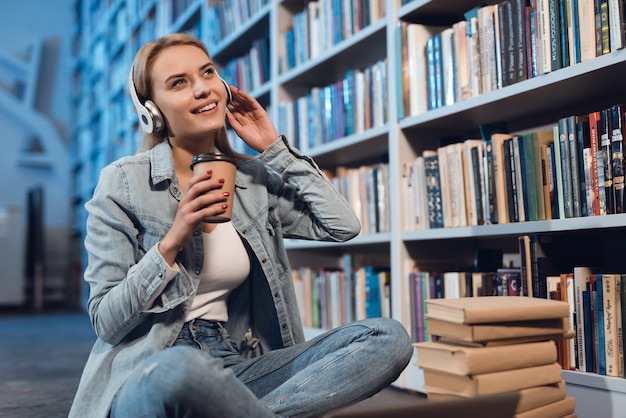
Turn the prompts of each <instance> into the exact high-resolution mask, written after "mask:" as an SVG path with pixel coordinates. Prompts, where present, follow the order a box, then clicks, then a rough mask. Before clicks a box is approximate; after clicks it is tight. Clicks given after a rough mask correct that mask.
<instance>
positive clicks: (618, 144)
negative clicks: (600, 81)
mask: <svg viewBox="0 0 626 418" xmlns="http://www.w3.org/2000/svg"><path fill="white" fill-rule="evenodd" d="M610 112H611V116H610V119H611V120H610V122H611V123H610V126H611V133H610V137H611V155H612V170H613V173H612V174H613V198H614V201H613V204H614V206H615V213H624V212H626V209H625V208H624V139H623V127H622V121H623V119H624V108H623V106H622V105H614V106H611V109H610Z"/></svg>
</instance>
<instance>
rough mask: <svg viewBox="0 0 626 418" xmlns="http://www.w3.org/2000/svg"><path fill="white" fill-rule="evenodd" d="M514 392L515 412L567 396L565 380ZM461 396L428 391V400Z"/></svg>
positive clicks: (443, 399) (459, 397)
mask: <svg viewBox="0 0 626 418" xmlns="http://www.w3.org/2000/svg"><path fill="white" fill-rule="evenodd" d="M515 393H517V394H519V399H518V401H517V406H516V408H515V411H514V413H515V414H519V413H522V412H525V411H530V410H532V409H536V408H539V407H541V406H544V405H548V404H551V403H554V402H558V401H560V400H563V399H565V398H566V397H567V391H566V388H565V381H563V380H562V381H560V382H559V383H555V384H551V385H542V386H533V387H530V388H526V389H520V390H519V391H516V392H515ZM461 398H463V396H462V395H459V394H457V393H449V392H446V391H442V390H437V389H431V390H430V391H429V392H428V400H432V401H439V400H441V401H446V400H448V401H450V400H455V399H461Z"/></svg>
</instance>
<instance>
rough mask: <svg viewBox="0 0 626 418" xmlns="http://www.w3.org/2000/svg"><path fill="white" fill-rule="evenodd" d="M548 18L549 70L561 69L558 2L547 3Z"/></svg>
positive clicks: (555, 0) (554, 0)
mask: <svg viewBox="0 0 626 418" xmlns="http://www.w3.org/2000/svg"><path fill="white" fill-rule="evenodd" d="M548 16H549V19H550V37H549V39H550V69H551V71H555V70H558V69H560V68H562V66H563V64H562V58H561V30H560V24H559V0H549V1H548Z"/></svg>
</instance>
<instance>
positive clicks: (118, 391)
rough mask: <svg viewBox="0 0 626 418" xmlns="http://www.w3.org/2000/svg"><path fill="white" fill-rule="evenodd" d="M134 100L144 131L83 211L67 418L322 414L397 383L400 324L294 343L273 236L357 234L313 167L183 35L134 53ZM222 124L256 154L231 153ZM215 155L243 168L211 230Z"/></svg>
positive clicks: (296, 330)
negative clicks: (74, 368)
mask: <svg viewBox="0 0 626 418" xmlns="http://www.w3.org/2000/svg"><path fill="white" fill-rule="evenodd" d="M129 90H130V94H131V97H132V98H133V101H134V102H135V107H136V110H137V113H138V115H139V117H140V124H141V125H142V127H143V128H144V130H145V131H146V132H147V133H148V134H147V136H146V140H145V141H144V147H143V150H142V151H141V152H139V153H137V154H136V155H133V156H129V157H125V158H122V159H120V160H118V161H116V162H113V163H112V164H110V165H108V166H107V167H105V168H104V169H103V170H102V173H101V175H100V179H99V182H98V185H97V187H96V189H95V191H94V194H93V197H92V199H91V200H90V201H89V202H88V203H87V204H86V209H87V212H88V219H87V233H86V238H85V248H86V250H87V253H88V257H89V258H88V265H87V268H86V270H85V274H84V277H85V280H86V281H87V283H89V286H90V297H89V302H88V311H89V315H90V317H91V320H92V323H93V326H94V329H95V332H96V334H97V336H98V339H97V341H96V343H95V345H94V347H93V349H92V352H91V354H90V357H89V359H88V361H87V364H86V366H85V369H84V371H83V376H82V378H81V382H80V385H79V388H78V392H77V394H76V397H75V399H74V403H73V405H72V409H71V411H70V416H73V417H81V418H82V417H107V416H111V417H166V416H167V417H170V416H172V417H173V416H176V417H178V416H180V417H205V416H206V417H274V416H318V415H320V414H323V413H324V412H326V411H329V410H332V409H335V408H338V407H342V406H345V405H348V404H351V403H354V402H356V401H359V400H361V399H364V398H366V397H368V396H371V395H372V394H374V393H376V392H378V391H379V390H380V389H381V388H383V387H385V386H387V385H388V384H389V383H391V382H392V381H394V380H395V379H396V378H397V376H398V375H399V373H400V372H401V371H402V370H403V369H404V367H406V365H407V364H408V362H409V360H410V357H411V354H412V347H411V341H410V338H409V337H408V335H407V333H406V332H405V330H404V328H403V327H402V326H401V325H400V324H399V323H398V322H396V321H394V320H391V319H385V318H375V319H367V320H364V321H360V322H356V323H353V324H350V325H346V326H343V327H340V328H337V329H333V330H330V331H328V332H326V333H325V334H323V335H321V336H319V337H317V338H315V339H313V340H310V341H305V340H304V337H303V332H302V326H301V322H300V317H299V314H298V308H297V304H296V297H295V292H294V288H293V282H292V277H291V272H290V267H289V263H288V259H287V254H286V252H285V248H284V246H283V242H282V240H283V237H294V238H302V239H311V240H323V241H346V240H349V239H351V238H353V237H354V236H356V235H357V234H358V233H359V229H360V225H359V222H358V220H357V218H356V217H355V215H354V213H353V212H352V210H351V208H350V206H349V205H348V204H347V202H346V201H345V200H344V198H343V197H342V196H341V195H340V194H339V193H338V192H337V190H336V189H335V188H334V186H333V185H332V184H331V183H330V182H329V181H328V179H327V178H326V177H325V176H324V174H323V173H322V172H321V171H320V169H319V168H318V167H317V166H316V164H315V163H314V162H313V161H312V160H311V159H310V158H307V157H306V156H303V155H301V154H300V153H299V152H298V151H297V150H295V149H294V148H292V147H290V146H289V144H288V142H287V140H286V139H285V137H284V136H279V135H278V133H277V132H276V130H275V128H274V126H273V125H272V123H271V122H270V119H269V117H268V115H267V114H266V112H265V111H264V109H263V108H262V107H261V106H260V105H259V104H258V103H257V101H256V100H254V99H253V98H252V97H251V96H249V95H248V94H246V93H244V92H243V91H241V90H239V89H237V88H235V87H229V86H228V85H227V84H226V83H225V82H224V81H223V80H222V79H221V78H220V77H219V76H218V74H217V73H216V70H215V66H214V64H213V63H212V61H211V58H210V56H209V54H208V52H207V49H206V47H205V46H204V45H203V44H202V43H201V42H199V41H198V40H197V39H195V38H193V37H190V36H188V35H183V34H173V35H168V36H165V37H163V38H160V39H158V40H156V41H155V42H150V43H148V44H146V45H144V46H143V47H142V48H141V49H140V50H139V52H138V53H137V55H136V57H135V60H134V63H133V67H132V70H131V76H130V77H129ZM225 120H228V122H229V123H230V125H231V126H232V128H233V129H234V130H235V131H236V133H237V135H238V136H239V137H240V138H241V139H242V140H243V141H245V142H246V144H248V145H249V146H250V147H251V148H253V149H255V150H256V151H258V152H259V153H260V155H259V156H258V157H255V158H249V157H245V156H242V155H238V154H235V153H234V152H233V150H232V148H231V147H230V146H229V143H228V141H227V139H226V134H225ZM216 150H219V151H220V152H221V153H224V154H227V155H230V156H233V157H236V158H237V160H238V163H237V178H236V190H235V196H234V207H233V208H232V209H233V215H232V221H231V222H225V223H219V224H209V223H205V222H202V219H203V218H205V217H207V216H211V215H218V214H221V213H223V212H224V211H225V210H226V209H227V206H226V203H225V202H226V198H227V197H228V196H226V194H227V193H226V192H224V191H223V190H222V189H221V185H222V181H223V179H220V178H216V177H215V176H213V175H212V172H211V171H206V172H201V173H198V174H197V175H194V174H193V172H192V170H191V169H190V164H191V162H192V159H193V156H194V155H197V154H201V153H207V152H213V151H216Z"/></svg>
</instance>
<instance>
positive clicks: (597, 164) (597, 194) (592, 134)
mask: <svg viewBox="0 0 626 418" xmlns="http://www.w3.org/2000/svg"><path fill="white" fill-rule="evenodd" d="M589 140H590V141H591V153H592V158H593V159H592V160H591V161H592V167H591V169H592V170H593V174H594V176H593V191H594V201H595V202H594V206H595V207H594V211H595V215H606V194H605V190H604V157H603V150H602V143H601V138H600V112H591V113H589Z"/></svg>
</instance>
